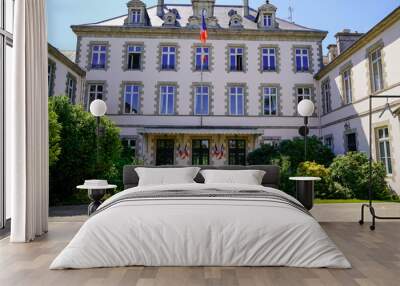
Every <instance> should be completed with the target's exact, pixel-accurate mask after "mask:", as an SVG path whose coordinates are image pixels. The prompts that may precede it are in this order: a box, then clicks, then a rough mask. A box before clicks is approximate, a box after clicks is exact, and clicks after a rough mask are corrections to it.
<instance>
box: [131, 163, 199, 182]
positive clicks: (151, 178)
mask: <svg viewBox="0 0 400 286" xmlns="http://www.w3.org/2000/svg"><path fill="white" fill-rule="evenodd" d="M135 171H136V173H137V174H138V176H139V184H138V185H139V186H154V185H171V184H188V183H195V181H194V180H193V179H194V178H195V177H196V175H197V173H198V172H199V171H200V168H198V167H187V168H143V167H138V168H135Z"/></svg>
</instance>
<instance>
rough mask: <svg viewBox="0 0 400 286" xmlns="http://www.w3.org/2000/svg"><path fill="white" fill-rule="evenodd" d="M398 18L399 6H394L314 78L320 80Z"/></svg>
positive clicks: (399, 15)
mask: <svg viewBox="0 0 400 286" xmlns="http://www.w3.org/2000/svg"><path fill="white" fill-rule="evenodd" d="M399 20H400V7H398V8H396V9H395V10H394V11H393V12H392V13H390V14H389V15H388V16H387V17H386V18H385V19H383V20H382V21H381V22H379V23H378V24H377V25H375V26H374V27H373V28H372V29H371V30H369V31H368V32H367V33H365V34H364V36H362V37H361V38H360V39H359V40H358V41H356V42H355V43H354V44H353V45H352V46H350V47H349V48H348V49H347V50H345V51H344V52H343V53H341V54H340V55H339V56H338V57H337V58H335V59H334V60H333V61H332V62H330V63H329V64H328V65H326V66H325V67H324V68H323V69H321V70H320V71H319V72H318V73H317V74H316V75H315V79H317V80H320V79H321V78H323V77H324V76H326V75H327V74H328V73H329V72H330V71H332V70H333V69H334V68H336V67H337V66H339V65H340V64H342V63H343V62H345V61H347V60H348V59H349V58H350V57H351V56H352V55H354V54H355V53H356V52H358V51H359V50H361V49H362V48H364V47H365V46H367V45H368V43H370V42H371V41H372V40H374V39H375V38H376V37H378V36H379V35H380V34H381V33H383V32H384V31H385V30H387V29H388V28H390V27H391V26H392V25H394V24H395V23H396V22H398V21H399Z"/></svg>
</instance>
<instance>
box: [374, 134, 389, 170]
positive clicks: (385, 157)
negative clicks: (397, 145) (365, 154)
mask: <svg viewBox="0 0 400 286" xmlns="http://www.w3.org/2000/svg"><path fill="white" fill-rule="evenodd" d="M380 131H382V137H381V134H380ZM376 137H377V138H376V143H377V144H376V150H377V156H378V160H379V162H381V163H382V164H383V165H384V166H385V171H386V174H387V175H388V176H391V175H393V162H392V160H393V156H392V149H391V146H390V145H391V144H390V131H389V127H388V126H382V127H378V128H376ZM381 144H383V149H384V153H385V154H382V153H381Z"/></svg>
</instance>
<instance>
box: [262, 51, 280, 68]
mask: <svg viewBox="0 0 400 286" xmlns="http://www.w3.org/2000/svg"><path fill="white" fill-rule="evenodd" d="M272 50H273V51H274V52H273V54H271V51H272ZM271 58H273V59H274V66H273V67H272V64H271ZM265 60H267V64H265ZM261 71H263V72H276V71H277V48H275V47H261Z"/></svg>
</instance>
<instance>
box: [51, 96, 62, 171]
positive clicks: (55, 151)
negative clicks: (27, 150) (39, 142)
mask: <svg viewBox="0 0 400 286" xmlns="http://www.w3.org/2000/svg"><path fill="white" fill-rule="evenodd" d="M61 128H62V127H61V124H60V123H59V122H58V116H57V113H56V112H55V111H54V104H52V102H49V166H50V167H52V166H53V165H54V164H55V163H56V162H57V160H58V157H59V156H60V153H61V146H60V141H61V135H60V134H61Z"/></svg>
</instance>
